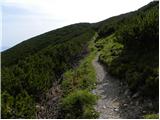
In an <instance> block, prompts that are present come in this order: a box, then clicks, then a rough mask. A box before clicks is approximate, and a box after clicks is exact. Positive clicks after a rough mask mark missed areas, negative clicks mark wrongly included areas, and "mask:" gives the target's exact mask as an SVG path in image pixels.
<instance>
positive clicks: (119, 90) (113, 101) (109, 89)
mask: <svg viewBox="0 0 160 120" xmlns="http://www.w3.org/2000/svg"><path fill="white" fill-rule="evenodd" d="M98 57H99V54H98V55H97V56H96V58H95V59H94V60H93V61H92V64H93V66H94V68H95V71H96V77H97V86H96V89H94V90H93V91H92V92H93V94H96V95H97V96H99V97H100V98H99V99H98V101H97V104H96V105H95V109H96V111H97V112H99V113H100V116H99V119H123V118H139V117H140V116H142V111H143V110H142V108H143V107H142V106H141V105H140V103H139V101H137V100H133V99H132V98H131V97H129V95H128V94H129V93H130V92H129V90H128V89H126V88H124V86H123V85H122V83H121V82H120V81H119V80H117V79H115V78H113V77H111V76H110V75H109V74H108V73H107V72H106V71H105V68H104V67H103V66H102V65H101V64H100V63H99V62H98ZM144 112H145V111H144Z"/></svg>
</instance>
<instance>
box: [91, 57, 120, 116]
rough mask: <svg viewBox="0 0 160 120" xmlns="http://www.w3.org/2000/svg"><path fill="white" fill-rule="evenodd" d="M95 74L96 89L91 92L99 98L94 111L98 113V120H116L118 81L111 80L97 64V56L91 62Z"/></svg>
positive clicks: (117, 112) (117, 111)
mask: <svg viewBox="0 0 160 120" xmlns="http://www.w3.org/2000/svg"><path fill="white" fill-rule="evenodd" d="M93 66H94V68H95V70H96V73H97V88H96V89H95V90H94V91H93V92H94V93H95V94H96V95H98V96H100V99H99V100H98V102H97V105H96V107H95V109H96V110H97V111H98V112H100V119H107V118H108V119H109V118H111V119H112V118H113V119H116V118H117V119H118V118H120V114H119V102H118V98H119V91H120V90H119V84H120V83H119V81H117V80H114V79H113V78H111V77H110V76H109V75H108V74H107V72H106V71H105V70H104V68H103V66H102V65H100V64H99V62H98V56H97V57H96V58H95V59H94V60H93Z"/></svg>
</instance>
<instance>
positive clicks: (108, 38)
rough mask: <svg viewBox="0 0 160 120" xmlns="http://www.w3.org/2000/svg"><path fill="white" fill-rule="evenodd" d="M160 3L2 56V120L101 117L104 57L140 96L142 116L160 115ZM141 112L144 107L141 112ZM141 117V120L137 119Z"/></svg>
mask: <svg viewBox="0 0 160 120" xmlns="http://www.w3.org/2000/svg"><path fill="white" fill-rule="evenodd" d="M158 26H159V2H151V3H149V4H148V5H146V6H144V7H142V8H140V9H138V10H137V11H133V12H130V13H126V14H122V15H119V16H114V17H111V18H109V19H107V20H104V21H101V22H98V23H92V24H90V23H79V24H73V25H69V26H66V27H63V28H60V29H56V30H53V31H50V32H47V33H45V34H42V35H39V36H36V37H34V38H31V39H29V40H26V41H24V42H22V43H20V44H18V45H16V46H14V47H12V48H10V49H8V50H6V51H4V52H2V53H1V57H2V58H1V60H2V61H1V63H2V73H1V74H2V76H1V77H2V80H1V81H2V83H1V86H2V89H1V91H2V92H1V97H2V106H1V107H2V118H98V117H99V114H101V113H98V112H97V111H96V110H95V109H94V105H95V104H96V101H97V99H100V98H99V97H98V96H96V95H94V94H92V93H91V91H92V90H93V89H95V88H96V86H97V82H96V71H95V70H94V67H93V65H92V60H93V59H94V58H95V57H96V56H97V55H99V58H98V61H99V62H100V63H101V64H103V66H104V67H105V68H106V70H107V71H108V72H109V74H110V75H112V76H113V77H116V78H117V79H119V81H120V82H122V84H124V86H127V89H129V91H130V96H131V97H133V96H135V95H136V97H137V98H136V100H139V101H140V102H141V103H142V104H143V103H144V102H145V99H149V100H150V101H151V104H152V106H151V107H144V110H145V111H146V112H145V113H141V114H140V115H139V116H138V117H139V118H149V117H157V115H156V114H157V112H158V105H159V103H158V102H159V101H158V98H159V96H158V94H159V27H158ZM137 110H138V109H137ZM136 117H137V116H136Z"/></svg>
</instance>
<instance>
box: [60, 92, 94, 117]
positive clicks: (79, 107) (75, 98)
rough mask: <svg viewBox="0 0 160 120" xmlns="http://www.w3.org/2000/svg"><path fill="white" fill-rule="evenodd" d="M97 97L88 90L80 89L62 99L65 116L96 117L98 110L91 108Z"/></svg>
mask: <svg viewBox="0 0 160 120" xmlns="http://www.w3.org/2000/svg"><path fill="white" fill-rule="evenodd" d="M96 99H97V97H96V96H95V95H93V94H91V93H90V92H88V91H86V90H78V91H74V92H72V93H71V94H69V95H68V96H67V97H65V98H63V99H62V103H61V108H62V112H61V113H62V114H63V115H64V118H72V119H73V118H84V117H86V118H91V117H92V118H94V117H95V116H96V114H97V113H96V112H95V111H94V110H93V109H92V108H91V106H92V105H94V104H95V103H96Z"/></svg>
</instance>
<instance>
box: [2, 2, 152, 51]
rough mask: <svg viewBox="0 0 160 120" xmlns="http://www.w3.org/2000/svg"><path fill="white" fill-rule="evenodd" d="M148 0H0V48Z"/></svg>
mask: <svg viewBox="0 0 160 120" xmlns="http://www.w3.org/2000/svg"><path fill="white" fill-rule="evenodd" d="M151 1H152V0H3V1H2V0H1V2H0V4H1V8H0V23H1V24H0V28H1V29H0V34H1V35H0V36H2V37H1V38H0V39H1V45H0V47H1V49H0V51H3V50H6V49H8V48H10V47H12V46H14V45H16V44H18V43H20V42H22V41H24V40H27V39H29V38H31V37H34V36H37V35H39V34H42V33H45V32H47V31H51V30H54V29H57V28H60V27H63V26H66V25H69V24H73V23H79V22H90V23H93V22H98V21H102V20H104V19H107V18H109V17H112V16H115V15H119V14H122V13H127V12H130V11H134V10H137V9H138V8H140V7H142V6H144V5H146V4H148V3H149V2H151Z"/></svg>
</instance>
